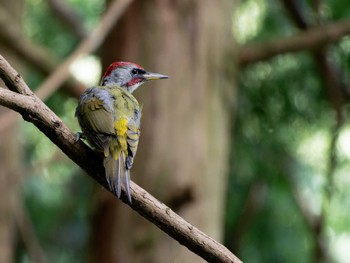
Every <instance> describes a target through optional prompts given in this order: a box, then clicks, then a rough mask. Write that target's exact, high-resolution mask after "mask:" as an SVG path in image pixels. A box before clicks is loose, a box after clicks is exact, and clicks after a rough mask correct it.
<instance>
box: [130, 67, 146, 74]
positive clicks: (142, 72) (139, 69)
mask: <svg viewBox="0 0 350 263" xmlns="http://www.w3.org/2000/svg"><path fill="white" fill-rule="evenodd" d="M131 73H132V74H133V75H142V74H145V73H146V71H145V70H144V69H141V68H134V69H132V70H131Z"/></svg>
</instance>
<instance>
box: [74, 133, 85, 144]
mask: <svg viewBox="0 0 350 263" xmlns="http://www.w3.org/2000/svg"><path fill="white" fill-rule="evenodd" d="M80 139H85V136H84V134H83V133H82V132H77V133H76V134H75V142H77V141H79V140H80Z"/></svg>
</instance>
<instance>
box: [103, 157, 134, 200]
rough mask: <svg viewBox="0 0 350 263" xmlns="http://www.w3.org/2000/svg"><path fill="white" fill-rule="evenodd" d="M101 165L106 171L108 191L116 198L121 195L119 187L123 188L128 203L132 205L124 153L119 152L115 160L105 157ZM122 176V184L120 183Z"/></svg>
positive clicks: (128, 173) (128, 172) (128, 171)
mask: <svg viewBox="0 0 350 263" xmlns="http://www.w3.org/2000/svg"><path fill="white" fill-rule="evenodd" d="M103 165H104V167H105V171H106V179H107V182H108V186H109V189H110V190H112V191H113V192H114V193H115V194H116V195H117V196H118V198H120V195H121V186H122V184H123V186H124V187H125V190H126V194H127V196H128V200H129V203H130V204H131V203H132V200H131V192H130V170H129V169H127V167H126V161H125V153H124V152H121V154H120V155H119V158H118V159H117V160H116V159H115V158H113V156H112V155H109V156H107V157H105V159H104V162H103ZM121 175H123V177H124V178H123V179H124V182H123V183H122V181H121Z"/></svg>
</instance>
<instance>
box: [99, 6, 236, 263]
mask: <svg viewBox="0 0 350 263" xmlns="http://www.w3.org/2000/svg"><path fill="white" fill-rule="evenodd" d="M230 2H231V1H228V0H227V1H209V0H207V1H199V0H186V1H173V0H153V1H151V0H149V1H135V2H134V4H132V5H131V6H130V8H129V9H128V11H127V13H126V14H125V15H124V17H123V19H122V20H121V21H120V23H119V24H118V26H117V27H116V28H115V29H114V32H113V33H112V34H111V36H110V37H109V38H108V39H107V40H106V42H105V44H104V47H103V48H102V51H101V52H102V60H103V64H104V68H106V67H107V65H108V64H110V63H111V62H113V61H117V60H124V61H132V62H136V63H138V64H140V65H142V66H143V67H145V68H146V69H147V70H150V71H153V72H158V73H162V74H166V75H169V76H170V79H168V80H162V81H156V82H152V83H149V84H146V85H144V86H142V87H141V88H139V90H138V91H136V92H135V96H136V97H137V99H138V100H139V102H140V103H141V104H143V116H142V124H141V139H140V144H139V149H138V153H137V155H136V158H135V163H134V167H133V169H132V170H131V177H132V180H134V181H135V182H136V183H137V184H139V185H140V186H142V187H144V188H145V189H146V190H147V191H149V192H150V193H151V194H152V195H154V196H155V197H156V198H158V199H159V200H161V201H163V202H164V203H165V204H167V205H169V206H170V207H171V208H172V209H173V210H175V211H176V212H177V213H179V214H180V215H181V216H183V217H184V218H185V219H186V220H188V221H189V222H191V223H193V224H194V225H195V226H196V227H198V228H199V229H201V230H203V231H204V232H205V233H207V234H208V235H210V236H212V237H214V238H216V239H218V240H219V241H220V240H222V230H223V221H224V219H223V215H224V210H223V209H224V203H225V190H226V188H225V184H226V182H227V168H228V160H229V159H228V155H229V150H230V149H229V145H230V123H229V120H230V115H231V114H232V110H231V109H232V106H231V104H232V103H233V101H232V99H233V95H234V92H233V91H234V84H233V82H232V79H233V72H232V69H233V66H232V65H233V61H232V57H233V56H232V52H231V51H232V50H233V49H234V43H233V37H232V33H231V13H232V10H233V9H232V7H231V5H230V4H229V3H230ZM107 196H108V198H104V199H103V200H105V201H104V202H103V204H102V203H100V207H102V206H103V207H104V215H106V216H107V215H109V216H110V215H112V216H113V219H112V220H110V219H109V220H107V219H106V218H104V215H102V214H99V216H98V220H97V221H95V223H96V224H95V226H96V227H97V228H96V229H95V231H94V235H93V236H94V238H96V239H95V241H97V240H102V239H104V240H108V242H111V243H108V242H107V243H108V244H106V243H103V244H100V247H101V250H102V249H106V246H108V247H109V248H110V250H109V252H106V250H105V253H109V256H106V255H105V257H106V260H107V258H108V260H109V261H108V262H111V261H112V260H113V262H165V261H171V262H175V261H176V262H202V260H200V258H199V257H197V256H196V255H194V254H193V253H192V252H190V251H188V250H187V249H186V248H184V247H182V246H181V245H180V244H179V243H177V242H176V241H174V240H172V239H171V238H170V237H168V236H166V235H165V234H164V233H162V232H161V231H159V230H158V229H157V228H156V227H155V226H153V225H151V224H150V223H149V222H147V221H146V220H144V219H143V218H141V217H140V216H139V215H138V214H136V213H134V212H133V211H132V210H131V209H130V208H129V207H127V206H124V205H122V204H121V203H120V202H118V201H113V202H111V201H108V199H109V198H113V197H112V196H111V195H109V194H107ZM106 209H110V210H112V211H113V212H107V210H106ZM99 211H101V209H99ZM106 221H108V222H109V223H110V224H111V225H106V224H105V223H103V222H106ZM102 229H104V231H103V230H102ZM96 230H97V231H96ZM111 235H113V237H112V238H111ZM98 236H99V237H98ZM95 244H96V246H98V244H97V243H95ZM103 247H104V248H103ZM95 249H96V251H95V252H96V255H97V254H100V255H101V253H100V252H99V251H101V250H100V249H99V248H98V247H95ZM97 260H99V262H107V261H101V257H96V261H97Z"/></svg>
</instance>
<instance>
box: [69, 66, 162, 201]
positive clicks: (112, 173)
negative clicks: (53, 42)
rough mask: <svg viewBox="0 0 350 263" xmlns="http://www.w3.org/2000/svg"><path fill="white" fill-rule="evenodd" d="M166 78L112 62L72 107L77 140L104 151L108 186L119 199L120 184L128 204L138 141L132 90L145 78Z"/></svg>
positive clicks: (136, 106) (137, 117)
mask: <svg viewBox="0 0 350 263" xmlns="http://www.w3.org/2000/svg"><path fill="white" fill-rule="evenodd" d="M167 78H168V76H166V75H162V74H158V73H152V72H148V71H146V70H145V69H144V68H143V67H141V66H140V65H138V64H136V63H132V62H123V61H122V62H113V63H112V64H111V65H110V66H109V67H108V68H107V70H106V72H105V73H104V75H103V77H102V79H101V82H100V85H98V86H94V87H90V88H88V89H86V91H85V92H84V93H83V94H82V95H81V96H80V98H79V101H78V106H77V108H76V110H75V117H76V118H77V119H78V123H79V125H80V128H81V130H82V132H80V133H77V140H79V139H86V140H87V142H88V143H89V144H90V146H92V148H94V149H95V151H97V152H101V153H102V154H103V165H104V168H105V176H106V181H107V183H108V186H109V189H110V190H111V191H112V192H114V193H115V194H116V195H117V197H118V198H119V199H120V198H121V187H122V185H123V186H124V188H125V191H126V194H127V198H128V201H129V203H130V204H131V203H132V199H131V192H130V169H131V167H132V165H133V162H134V158H135V155H136V151H137V146H138V143H139V137H140V123H141V122H140V121H141V110H142V108H141V106H140V105H139V103H138V101H137V100H136V98H135V97H134V96H133V95H132V93H133V92H134V91H135V90H136V89H137V88H138V87H139V86H140V85H142V84H144V83H146V82H148V81H151V80H159V79H167ZM122 176H123V181H122V179H121V177H122Z"/></svg>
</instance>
